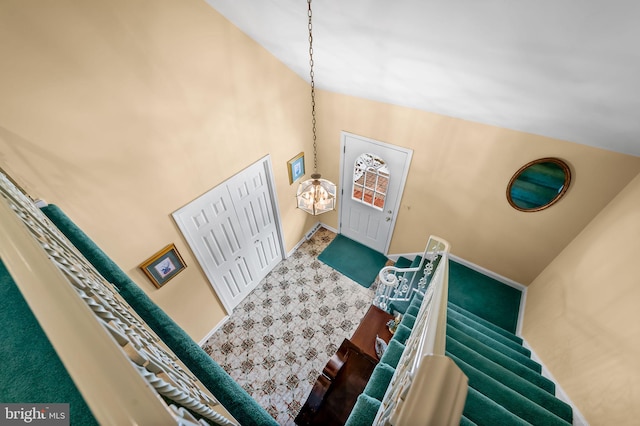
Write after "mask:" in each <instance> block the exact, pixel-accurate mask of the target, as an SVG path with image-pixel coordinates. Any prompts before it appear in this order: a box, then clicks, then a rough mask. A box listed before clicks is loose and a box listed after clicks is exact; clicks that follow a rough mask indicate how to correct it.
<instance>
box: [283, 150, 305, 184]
mask: <svg viewBox="0 0 640 426" xmlns="http://www.w3.org/2000/svg"><path fill="white" fill-rule="evenodd" d="M287 170H289V185H292V184H293V183H294V182H297V181H298V180H299V179H300V178H301V177H302V176H304V152H301V153H300V154H298V155H296V156H295V157H293V158H292V159H291V160H289V161H287Z"/></svg>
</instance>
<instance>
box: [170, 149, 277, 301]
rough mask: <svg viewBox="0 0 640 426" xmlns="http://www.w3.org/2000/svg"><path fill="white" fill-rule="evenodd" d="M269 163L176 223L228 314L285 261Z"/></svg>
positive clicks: (207, 197) (198, 202) (178, 215)
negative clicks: (267, 168) (269, 180)
mask: <svg viewBox="0 0 640 426" xmlns="http://www.w3.org/2000/svg"><path fill="white" fill-rule="evenodd" d="M267 179H268V176H267V174H266V171H265V165H264V161H259V162H258V163H255V164H253V165H252V166H250V167H249V168H247V169H245V170H243V171H242V172H240V173H238V174H237V175H235V176H234V177H232V178H230V179H229V180H227V181H225V182H224V183H222V184H221V185H219V186H217V187H215V188H213V189H212V190H210V191H208V192H207V193H205V194H203V195H202V196H200V197H199V198H197V199H195V200H194V201H192V202H191V203H189V204H187V205H186V206H184V207H183V208H181V209H180V210H178V211H176V212H175V213H173V217H174V219H175V221H176V223H177V225H178V227H179V228H180V230H181V231H182V234H183V235H184V237H185V239H186V241H187V243H188V244H189V246H190V247H191V249H192V251H193V253H194V255H195V257H196V259H197V260H198V262H199V263H200V266H201V267H202V269H203V271H204V272H205V274H206V276H207V278H208V280H209V283H210V284H211V286H212V287H213V289H214V290H215V292H216V293H217V294H218V296H219V298H220V300H221V301H222V303H223V305H224V307H225V309H226V310H227V312H228V313H231V312H232V311H233V308H235V307H236V306H237V305H238V304H239V303H240V302H241V301H242V300H243V299H244V298H245V297H246V296H247V295H248V294H249V292H251V290H253V289H254V288H255V286H257V285H258V283H259V282H260V280H261V279H262V278H264V276H266V275H267V274H268V273H269V271H271V269H273V267H274V266H275V265H276V264H277V263H278V262H279V261H280V260H281V259H282V252H281V249H280V246H281V245H280V239H279V233H278V229H277V223H276V218H275V215H274V210H273V205H272V197H271V192H270V190H269V185H268V180H267Z"/></svg>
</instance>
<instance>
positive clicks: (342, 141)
mask: <svg viewBox="0 0 640 426" xmlns="http://www.w3.org/2000/svg"><path fill="white" fill-rule="evenodd" d="M347 136H351V137H354V138H358V139H362V140H365V141H366V142H369V143H372V144H375V145H380V146H383V147H385V148H389V149H395V150H398V151H401V152H404V153H405V154H407V159H406V162H405V165H406V166H405V168H404V170H403V173H402V180H401V182H400V191H399V193H398V197H397V198H396V203H395V204H396V205H395V206H393V217H392V219H391V227H390V230H391V232H389V236H388V237H387V241H386V242H385V245H384V252H383V253H382V254H384V255H386V254H387V253H388V252H389V246H390V245H391V239H392V238H393V232H394V230H395V228H396V220H397V218H398V213H399V209H400V204H401V201H402V195H403V193H404V186H405V184H406V183H407V176H408V175H409V168H410V167H411V158H412V157H413V150H412V149H409V148H405V147H402V146H398V145H393V144H390V143H387V142H382V141H379V140H376V139H371V138H368V137H366V136H361V135H356V134H355V133H349V132H345V131H344V130H343V131H341V132H340V194H341V197H344V196H345V194H344V154H345V141H346V138H347ZM342 204H343V203H342V202H341V203H338V232H339V233H342Z"/></svg>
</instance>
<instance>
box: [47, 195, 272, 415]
mask: <svg viewBox="0 0 640 426" xmlns="http://www.w3.org/2000/svg"><path fill="white" fill-rule="evenodd" d="M42 211H43V212H44V213H45V215H47V217H49V219H50V220H51V221H52V222H53V223H54V224H55V225H56V226H57V227H58V229H60V231H61V232H62V233H63V234H64V235H65V236H66V237H67V238H68V239H69V240H70V241H71V243H72V244H73V245H74V246H75V247H76V248H77V249H78V251H80V253H82V255H83V256H84V257H86V258H87V260H88V261H89V262H90V263H91V264H92V265H93V266H94V267H95V268H96V269H97V270H98V272H100V274H101V275H102V276H103V277H105V278H106V279H107V281H109V282H111V283H113V284H114V285H115V286H116V287H117V288H118V290H119V292H120V295H121V296H122V297H123V298H124V299H125V300H126V301H127V303H128V304H129V305H130V306H131V307H132V308H133V309H134V310H135V311H136V312H137V313H138V315H139V316H140V317H141V318H142V319H143V320H144V321H145V322H146V323H147V324H148V325H149V326H150V327H151V329H152V330H153V331H154V332H155V333H156V334H157V335H158V336H159V337H160V338H161V339H162V340H163V342H164V343H165V344H166V345H167V346H168V347H169V348H170V349H171V350H172V351H173V352H174V353H175V354H176V355H177V356H178V358H180V360H181V361H182V362H183V363H184V364H185V365H186V366H187V367H188V368H189V370H191V372H192V373H193V374H194V375H195V376H196V377H197V378H198V379H199V380H200V382H201V383H202V384H203V385H204V386H205V387H206V388H207V389H209V390H210V391H211V393H212V394H213V395H214V396H215V397H216V398H217V399H218V401H220V403H222V405H223V406H224V407H225V408H226V409H227V411H228V412H229V413H230V414H231V415H232V416H233V417H235V419H236V420H238V422H240V424H242V425H260V426H262V425H273V426H277V423H276V421H275V420H274V419H273V418H272V417H271V416H270V415H269V414H268V413H267V411H266V410H265V409H264V408H262V407H261V406H260V405H259V404H258V403H257V402H256V401H255V400H254V399H253V398H251V396H250V395H249V394H248V393H247V392H246V391H245V390H244V389H243V388H242V387H241V386H240V385H238V384H237V383H236V382H235V381H234V380H233V379H232V378H231V376H229V375H228V374H227V372H226V371H224V370H223V369H222V367H220V365H218V364H217V363H216V362H215V361H214V360H213V359H212V358H211V357H210V356H209V355H207V353H206V352H205V351H204V350H203V349H202V348H201V347H200V346H199V345H198V344H197V343H196V342H194V341H193V339H191V337H189V335H188V334H187V333H186V332H185V331H184V330H182V328H181V327H180V326H178V325H177V324H176V323H175V322H174V321H173V320H172V319H171V318H170V317H169V316H168V315H167V314H166V313H165V312H164V311H163V310H162V309H160V307H158V306H157V305H156V304H155V303H154V302H153V301H152V300H151V299H150V298H149V297H148V296H147V295H146V294H145V293H144V291H142V290H141V289H140V288H139V287H138V286H137V285H136V284H135V283H134V282H133V281H132V280H131V279H130V278H129V276H128V275H127V274H125V273H124V271H122V269H120V267H118V265H116V264H115V263H114V262H113V261H112V260H111V259H110V258H109V257H108V256H107V255H106V254H105V253H104V252H103V251H102V250H101V249H100V248H99V247H98V246H97V245H96V244H95V243H94V242H93V241H92V240H91V239H90V238H89V237H88V236H87V235H86V234H85V233H84V232H82V230H81V229H80V228H78V227H77V226H76V225H75V224H74V223H73V222H72V221H71V219H69V218H68V217H67V216H66V215H65V214H64V213H63V212H62V210H60V209H59V208H58V207H57V206H55V205H52V204H50V205H48V206H46V207H43V208H42Z"/></svg>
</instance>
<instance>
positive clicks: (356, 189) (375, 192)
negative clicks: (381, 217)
mask: <svg viewBox="0 0 640 426" xmlns="http://www.w3.org/2000/svg"><path fill="white" fill-rule="evenodd" d="M388 186H389V170H388V169H387V163H386V162H385V161H384V160H383V159H382V158H380V157H378V156H377V155H375V154H371V153H364V154H360V156H359V157H358V158H357V159H356V161H355V164H354V167H353V194H352V198H353V199H354V200H357V201H360V202H361V203H363V204H367V205H369V206H371V207H373V208H375V209H379V210H382V209H383V208H384V203H385V200H386V198H387V197H386V195H387V187H388Z"/></svg>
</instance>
